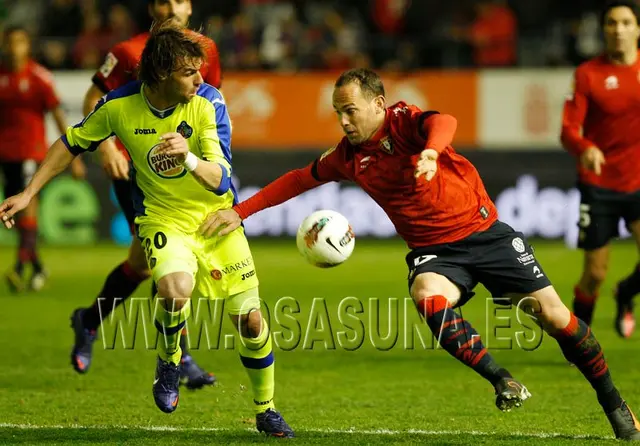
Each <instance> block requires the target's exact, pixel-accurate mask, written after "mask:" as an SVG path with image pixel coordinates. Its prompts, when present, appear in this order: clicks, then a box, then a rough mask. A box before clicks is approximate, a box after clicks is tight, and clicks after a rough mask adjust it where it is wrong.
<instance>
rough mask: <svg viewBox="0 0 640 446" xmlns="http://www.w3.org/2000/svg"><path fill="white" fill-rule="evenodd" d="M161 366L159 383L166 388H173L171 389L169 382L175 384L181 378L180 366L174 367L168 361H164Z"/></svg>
mask: <svg viewBox="0 0 640 446" xmlns="http://www.w3.org/2000/svg"><path fill="white" fill-rule="evenodd" d="M160 367H161V368H160V376H159V377H158V379H159V384H160V386H162V387H163V388H164V389H165V390H171V389H169V384H172V386H175V383H177V382H178V381H179V380H180V367H173V366H171V364H167V363H162V365H161V366H160Z"/></svg>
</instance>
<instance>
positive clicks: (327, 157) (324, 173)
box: [311, 140, 347, 183]
mask: <svg viewBox="0 0 640 446" xmlns="http://www.w3.org/2000/svg"><path fill="white" fill-rule="evenodd" d="M343 152H344V140H343V141H341V142H340V144H338V145H337V146H334V147H332V148H330V149H329V150H327V151H326V152H324V153H323V154H322V155H320V158H318V159H317V160H315V161H314V162H313V164H311V174H312V175H313V178H315V179H316V180H317V181H321V182H323V183H327V182H329V181H341V180H346V179H347V178H346V177H345V176H344V174H343V173H342V171H341V170H340V168H341V167H343V166H344V164H345V163H344V160H343V156H342V154H343Z"/></svg>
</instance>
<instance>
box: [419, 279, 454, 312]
mask: <svg viewBox="0 0 640 446" xmlns="http://www.w3.org/2000/svg"><path fill="white" fill-rule="evenodd" d="M433 296H444V297H445V298H447V300H448V301H449V302H450V303H451V304H452V305H454V304H455V303H456V302H457V301H458V300H459V299H460V290H459V289H458V287H457V286H456V285H455V284H453V283H452V282H451V281H450V280H449V279H447V278H446V277H444V276H443V275H441V274H437V273H421V274H418V275H417V276H416V278H415V280H414V281H413V284H412V285H411V297H412V298H413V300H414V302H416V303H419V302H421V301H422V300H424V299H427V298H430V297H433Z"/></svg>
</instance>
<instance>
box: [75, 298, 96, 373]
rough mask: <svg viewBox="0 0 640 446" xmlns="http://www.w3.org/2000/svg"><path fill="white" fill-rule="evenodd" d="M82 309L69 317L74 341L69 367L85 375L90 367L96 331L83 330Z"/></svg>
mask: <svg viewBox="0 0 640 446" xmlns="http://www.w3.org/2000/svg"><path fill="white" fill-rule="evenodd" d="M84 311H85V310H84V309H83V308H78V309H76V310H75V311H74V312H73V314H72V315H71V328H72V329H73V333H74V337H75V341H74V344H73V350H71V365H72V366H73V369H74V370H75V371H76V372H78V373H87V372H88V371H89V367H90V366H91V357H92V356H93V343H94V342H95V340H96V337H97V336H96V331H95V330H89V329H88V328H85V326H84V324H83V323H82V314H83V313H84Z"/></svg>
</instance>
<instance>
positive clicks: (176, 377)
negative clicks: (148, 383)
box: [153, 357, 180, 413]
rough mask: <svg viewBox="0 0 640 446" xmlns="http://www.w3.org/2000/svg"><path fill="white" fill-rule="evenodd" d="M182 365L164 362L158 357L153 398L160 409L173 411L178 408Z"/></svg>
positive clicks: (168, 411) (165, 411)
mask: <svg viewBox="0 0 640 446" xmlns="http://www.w3.org/2000/svg"><path fill="white" fill-rule="evenodd" d="M179 386H180V366H179V365H175V364H171V363H170V362H164V361H163V360H162V359H160V357H158V363H157V365H156V376H155V379H154V380H153V400H154V401H155V402H156V406H158V409H160V410H161V411H163V412H164V413H171V412H173V411H174V410H176V409H177V408H178V400H179V399H180V390H179Z"/></svg>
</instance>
